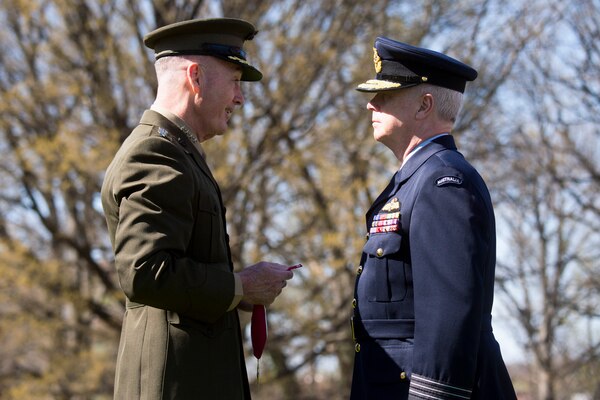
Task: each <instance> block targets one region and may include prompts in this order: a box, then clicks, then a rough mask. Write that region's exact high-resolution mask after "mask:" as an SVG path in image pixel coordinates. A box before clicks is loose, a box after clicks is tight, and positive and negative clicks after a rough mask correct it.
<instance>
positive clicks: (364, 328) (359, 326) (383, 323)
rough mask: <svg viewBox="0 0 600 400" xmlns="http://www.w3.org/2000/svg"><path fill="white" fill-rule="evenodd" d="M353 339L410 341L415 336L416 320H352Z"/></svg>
mask: <svg viewBox="0 0 600 400" xmlns="http://www.w3.org/2000/svg"><path fill="white" fill-rule="evenodd" d="M350 324H351V327H352V337H353V339H354V340H355V341H356V340H359V339H364V338H371V339H408V338H412V337H414V335H415V320H414V319H366V320H361V319H359V318H351V319H350Z"/></svg>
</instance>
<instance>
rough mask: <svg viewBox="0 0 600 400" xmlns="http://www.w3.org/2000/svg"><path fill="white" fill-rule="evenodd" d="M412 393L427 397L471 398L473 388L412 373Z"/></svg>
mask: <svg viewBox="0 0 600 400" xmlns="http://www.w3.org/2000/svg"><path fill="white" fill-rule="evenodd" d="M409 392H410V394H412V395H414V396H418V397H421V398H426V399H440V400H446V399H448V400H452V399H467V400H468V399H470V398H471V390H468V389H463V388H459V387H456V386H451V385H446V384H443V383H441V382H438V381H434V380H432V379H427V378H425V377H423V376H420V375H417V374H414V373H413V374H412V376H411V385H410V389H409Z"/></svg>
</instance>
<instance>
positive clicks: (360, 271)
mask: <svg viewBox="0 0 600 400" xmlns="http://www.w3.org/2000/svg"><path fill="white" fill-rule="evenodd" d="M362 269H363V266H362V265H359V266H358V269H357V270H356V275H360V274H362Z"/></svg>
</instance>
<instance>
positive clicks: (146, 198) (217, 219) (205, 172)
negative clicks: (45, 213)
mask: <svg viewBox="0 0 600 400" xmlns="http://www.w3.org/2000/svg"><path fill="white" fill-rule="evenodd" d="M102 206H103V208H104V212H105V214H106V220H107V224H108V230H109V234H110V239H111V242H112V245H113V249H114V253H115V264H116V269H117V273H118V277H119V283H120V285H121V288H122V289H123V292H124V293H125V295H126V297H127V299H126V311H125V317H124V321H123V327H122V332H121V340H120V344H119V351H118V358H117V369H116V380H115V399H125V400H132V399H145V400H146V399H147V400H158V399H185V400H187V399H228V400H233V399H249V398H250V391H249V387H248V378H247V374H246V367H245V363H244V354H243V348H242V339H241V333H240V323H239V319H238V315H237V311H235V310H234V311H232V312H227V309H228V308H229V306H230V305H231V302H232V300H233V297H234V292H235V283H234V277H233V267H232V261H231V252H230V249H229V243H228V242H229V238H228V235H227V232H226V226H225V208H224V206H223V202H222V199H221V194H220V191H219V187H218V185H217V183H216V182H215V180H214V178H213V176H212V174H211V172H210V170H209V168H208V165H207V164H206V162H205V160H204V158H203V157H202V156H201V155H200V153H199V151H198V149H197V148H196V147H195V146H194V145H193V144H192V142H191V141H190V140H189V139H188V138H187V137H186V135H185V134H184V133H183V132H182V131H181V130H180V129H179V128H178V127H176V126H175V125H174V124H172V123H171V122H170V121H169V120H167V119H166V118H164V117H163V116H162V115H160V114H158V113H156V112H154V111H151V110H147V111H146V112H145V113H144V115H143V116H142V119H141V121H140V124H139V125H138V126H137V127H136V128H135V129H134V130H133V132H132V133H131V134H130V136H129V137H128V138H127V139H126V140H125V142H124V143H123V144H122V146H121V148H120V149H119V151H118V152H117V154H116V156H115V158H114V160H113V161H112V163H111V164H110V166H109V167H108V169H107V171H106V177H105V180H104V183H103V185H102Z"/></svg>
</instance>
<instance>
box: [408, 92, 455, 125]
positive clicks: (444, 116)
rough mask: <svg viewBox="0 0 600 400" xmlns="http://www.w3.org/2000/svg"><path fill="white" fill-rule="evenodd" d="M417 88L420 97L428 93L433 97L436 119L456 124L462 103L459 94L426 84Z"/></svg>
mask: <svg viewBox="0 0 600 400" xmlns="http://www.w3.org/2000/svg"><path fill="white" fill-rule="evenodd" d="M418 88H419V89H420V90H421V95H424V94H426V93H429V94H431V95H432V96H433V98H434V101H435V105H436V107H435V109H436V113H437V116H438V118H440V119H441V120H444V121H450V122H452V123H454V122H456V118H457V117H458V113H459V112H460V109H461V107H462V102H463V94H462V93H461V92H457V91H456V90H452V89H447V88H444V87H441V86H435V85H430V84H427V83H425V84H422V85H419V86H418Z"/></svg>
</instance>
